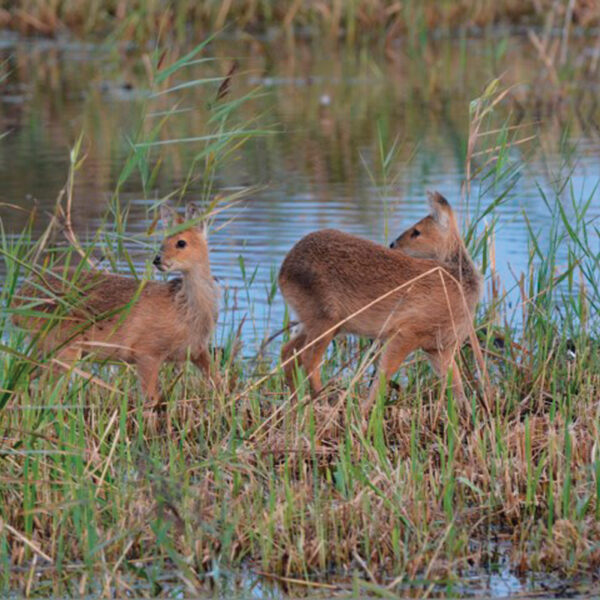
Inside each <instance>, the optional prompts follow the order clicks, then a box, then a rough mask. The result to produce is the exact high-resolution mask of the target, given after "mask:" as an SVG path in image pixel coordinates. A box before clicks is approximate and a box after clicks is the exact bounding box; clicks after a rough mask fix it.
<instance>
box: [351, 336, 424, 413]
mask: <svg viewBox="0 0 600 600" xmlns="http://www.w3.org/2000/svg"><path fill="white" fill-rule="evenodd" d="M414 349H415V348H414V344H412V343H410V342H408V341H407V340H405V339H403V338H396V339H392V340H390V341H389V342H388V343H387V346H386V347H385V348H384V350H383V353H382V355H381V359H380V360H379V366H378V367H377V373H376V375H375V380H374V381H373V383H372V384H371V391H370V393H369V398H368V400H367V402H366V403H365V404H363V407H362V411H361V412H362V415H363V417H365V418H367V417H368V416H369V413H370V412H371V408H372V407H373V405H374V404H375V401H376V400H377V397H378V396H379V391H380V386H381V385H384V386H386V387H387V382H388V381H389V379H390V377H391V376H392V375H393V374H394V373H395V372H396V371H397V370H398V368H399V367H400V365H401V364H402V363H403V362H404V359H405V358H406V357H407V356H408V355H409V354H410V353H411V352H412V351H413V350H414Z"/></svg>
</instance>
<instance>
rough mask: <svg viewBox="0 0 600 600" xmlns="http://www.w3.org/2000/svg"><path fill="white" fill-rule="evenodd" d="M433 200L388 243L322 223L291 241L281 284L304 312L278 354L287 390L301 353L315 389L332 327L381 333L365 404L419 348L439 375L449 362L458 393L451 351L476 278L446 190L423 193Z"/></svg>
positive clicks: (475, 294)
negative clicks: (375, 368)
mask: <svg viewBox="0 0 600 600" xmlns="http://www.w3.org/2000/svg"><path fill="white" fill-rule="evenodd" d="M429 204H430V207H431V214H430V215H428V216H427V217H425V218H423V219H421V220H420V221H419V222H418V223H416V224H415V225H413V226H412V227H410V228H409V229H408V230H407V231H405V232H404V233H403V234H402V235H401V236H400V237H398V238H397V239H396V240H395V241H394V242H392V244H391V245H390V247H389V248H386V247H385V246H381V245H379V244H376V243H374V242H370V241H368V240H364V239H361V238H359V237H355V236H353V235H349V234H347V233H342V232H341V231H337V230H335V229H324V230H321V231H315V232H313V233H310V234H308V235H307V236H306V237H304V238H302V239H301V240H300V241H299V242H298V243H297V244H296V245H295V246H294V247H293V248H292V249H291V250H290V252H289V253H288V255H287V256H286V257H285V260H284V261H283V264H282V265H281V270H280V271H279V287H280V289H281V292H282V294H283V297H284V298H285V300H286V302H287V303H288V304H289V306H290V307H291V308H292V309H293V310H294V311H295V312H296V314H297V315H298V318H299V320H300V331H299V333H298V334H297V335H296V336H295V337H293V338H292V339H291V340H290V341H289V342H288V343H287V344H285V346H284V347H283V349H282V354H281V358H282V364H283V367H284V371H285V376H286V380H287V382H288V385H289V386H290V388H291V389H292V390H294V389H295V386H294V374H295V362H296V361H297V362H298V365H299V366H302V367H303V368H304V369H305V370H306V372H307V375H308V380H309V383H310V386H311V390H312V393H313V395H318V394H319V393H320V391H321V389H322V385H321V375H320V372H319V371H320V365H321V360H322V357H323V354H324V352H325V350H326V348H327V346H328V345H329V343H330V342H331V340H332V339H333V338H334V336H336V335H337V334H339V333H352V334H357V335H360V336H365V337H368V338H372V339H376V340H380V341H381V342H382V343H383V350H382V355H381V359H380V362H379V368H378V378H377V380H376V381H375V382H374V383H373V385H372V387H371V393H370V395H369V401H368V403H367V404H366V405H365V406H364V412H365V413H366V412H368V410H369V408H370V406H371V405H372V404H373V401H374V400H375V399H376V398H377V395H378V393H379V387H380V384H381V380H382V379H384V380H385V381H386V382H387V380H388V379H389V378H390V377H391V376H392V375H393V374H394V372H395V371H396V370H397V369H398V367H399V366H400V364H401V363H402V361H403V360H404V359H405V358H406V356H407V355H408V354H410V353H411V352H413V351H415V350H417V349H419V348H421V349H423V350H424V351H425V353H426V355H427V357H428V358H429V361H430V363H431V365H432V367H433V369H434V370H435V372H436V373H437V374H438V375H439V376H440V377H445V376H446V374H447V372H448V368H449V367H450V366H452V384H453V391H454V394H455V395H456V396H458V397H459V398H463V397H464V391H463V386H462V381H461V376H460V372H459V370H458V367H457V365H456V362H455V360H454V353H455V351H456V350H457V348H459V347H460V345H461V344H462V343H463V341H464V340H465V338H466V337H467V335H468V332H469V330H470V328H471V327H472V322H473V316H474V311H475V307H476V305H477V302H478V301H479V297H480V295H481V290H482V278H481V275H480V274H479V272H478V271H477V269H476V267H475V265H474V264H473V261H472V260H471V257H470V256H469V254H468V252H467V249H466V247H465V244H464V242H463V240H462V238H461V236H460V232H459V229H458V225H457V222H456V218H455V216H454V212H453V211H452V208H451V207H450V205H449V204H448V202H447V201H446V199H445V198H443V197H442V196H441V195H440V194H438V193H437V192H436V193H433V194H429ZM294 357H296V358H295V359H294Z"/></svg>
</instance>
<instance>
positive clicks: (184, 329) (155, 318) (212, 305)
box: [14, 204, 219, 403]
mask: <svg viewBox="0 0 600 600" xmlns="http://www.w3.org/2000/svg"><path fill="white" fill-rule="evenodd" d="M198 217H199V215H198V213H197V209H196V208H195V207H194V206H193V205H192V204H188V206H187V209H186V218H185V220H186V221H188V220H192V219H194V220H197V219H198ZM161 219H162V221H163V223H164V224H165V226H166V227H167V228H168V227H172V226H180V225H181V224H182V223H184V220H183V219H181V218H180V217H178V215H177V213H176V212H175V211H174V210H173V209H171V208H169V207H167V206H165V205H163V206H162V207H161ZM153 264H154V265H155V266H156V268H157V269H159V270H160V271H180V272H181V274H182V277H181V278H180V279H173V280H171V281H169V282H159V281H147V282H145V283H143V282H141V281H138V280H137V279H134V278H131V277H124V276H121V275H112V274H108V273H103V272H100V271H89V270H80V271H79V272H78V271H76V270H75V269H68V270H67V271H66V272H65V271H62V270H54V271H49V272H45V273H42V274H40V275H37V276H36V277H35V278H33V279H30V280H29V281H27V282H26V283H25V284H24V286H23V287H22V288H21V290H20V294H19V295H20V298H19V299H18V304H20V305H24V304H27V305H28V308H31V309H32V310H33V311H37V312H38V313H42V312H43V313H51V314H52V313H54V315H55V316H56V315H58V316H57V317H56V318H54V319H52V317H51V314H50V315H49V317H50V319H48V318H45V317H44V315H42V314H38V315H35V316H29V315H28V316H24V315H19V314H18V312H17V313H16V314H15V318H14V320H15V322H16V323H17V324H18V325H20V326H22V327H23V328H25V329H28V330H29V331H31V332H34V333H37V334H39V339H38V345H39V346H40V349H41V351H42V353H54V357H55V358H56V359H57V360H58V361H66V362H73V361H75V360H76V359H77V358H79V357H80V356H81V355H83V354H93V355H94V357H95V358H96V359H97V360H107V359H116V360H122V361H125V362H128V363H133V364H134V365H135V366H136V367H137V372H138V377H139V379H140V382H141V386H142V391H143V392H144V394H145V396H146V397H147V399H148V400H149V401H151V402H153V403H156V402H158V401H159V400H160V392H159V387H158V371H159V368H160V366H161V365H162V363H163V362H177V363H179V362H182V361H185V360H186V358H187V357H188V355H189V357H190V358H191V360H192V361H193V363H194V364H195V365H196V366H197V367H199V368H200V369H201V370H202V371H203V373H204V374H205V375H206V376H209V365H210V356H209V351H208V344H209V341H210V338H211V335H212V332H213V330H214V328H215V324H216V321H217V313H218V302H219V289H218V286H217V284H216V283H215V280H214V279H213V277H212V275H211V272H210V263H209V256H208V244H207V240H206V229H205V227H204V225H203V224H197V225H193V226H191V227H189V228H187V229H184V230H183V231H180V232H178V233H174V234H173V235H171V236H169V237H167V238H166V239H165V240H164V241H163V244H162V247H161V250H160V252H159V254H157V256H156V257H155V259H154V261H153ZM71 280H72V281H71Z"/></svg>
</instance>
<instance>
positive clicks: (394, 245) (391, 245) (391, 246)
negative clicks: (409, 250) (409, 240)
mask: <svg viewBox="0 0 600 600" xmlns="http://www.w3.org/2000/svg"><path fill="white" fill-rule="evenodd" d="M395 247H396V242H395V241H394V242H392V243H391V244H390V248H392V249H394V248H395Z"/></svg>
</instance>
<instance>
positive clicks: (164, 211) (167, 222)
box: [160, 202, 179, 229]
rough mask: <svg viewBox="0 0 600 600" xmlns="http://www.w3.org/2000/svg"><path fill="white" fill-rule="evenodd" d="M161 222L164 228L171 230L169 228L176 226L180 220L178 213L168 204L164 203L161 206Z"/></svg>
mask: <svg viewBox="0 0 600 600" xmlns="http://www.w3.org/2000/svg"><path fill="white" fill-rule="evenodd" d="M160 220H161V221H162V224H163V227H164V228H165V229H169V227H172V226H173V225H175V224H176V223H177V222H178V220H179V218H178V216H177V211H176V210H175V209H174V208H173V207H172V206H170V205H169V204H167V203H166V202H163V204H161V205H160Z"/></svg>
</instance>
